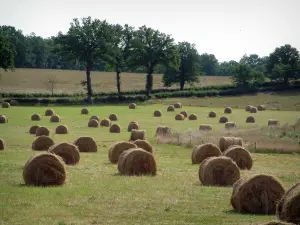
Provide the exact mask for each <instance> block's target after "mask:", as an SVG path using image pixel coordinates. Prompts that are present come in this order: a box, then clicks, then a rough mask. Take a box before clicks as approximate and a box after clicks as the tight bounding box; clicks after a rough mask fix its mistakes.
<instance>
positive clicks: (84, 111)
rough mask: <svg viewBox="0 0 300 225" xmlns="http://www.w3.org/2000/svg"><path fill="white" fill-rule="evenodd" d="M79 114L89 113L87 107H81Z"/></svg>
mask: <svg viewBox="0 0 300 225" xmlns="http://www.w3.org/2000/svg"><path fill="white" fill-rule="evenodd" d="M81 114H84V115H86V114H89V110H88V109H87V108H83V109H81Z"/></svg>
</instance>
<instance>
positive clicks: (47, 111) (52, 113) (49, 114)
mask: <svg viewBox="0 0 300 225" xmlns="http://www.w3.org/2000/svg"><path fill="white" fill-rule="evenodd" d="M53 115H54V111H53V110H52V109H47V110H46V111H45V116H53Z"/></svg>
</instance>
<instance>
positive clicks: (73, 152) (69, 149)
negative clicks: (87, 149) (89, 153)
mask: <svg viewBox="0 0 300 225" xmlns="http://www.w3.org/2000/svg"><path fill="white" fill-rule="evenodd" d="M48 151H49V152H50V153H52V154H55V155H58V156H60V157H61V158H62V159H63V160H64V162H65V163H66V164H69V165H75V164H77V163H78V162H79V159H80V154H79V149H78V147H77V146H76V145H74V144H70V143H67V142H63V143H59V144H56V145H53V146H52V147H50V148H49V150H48Z"/></svg>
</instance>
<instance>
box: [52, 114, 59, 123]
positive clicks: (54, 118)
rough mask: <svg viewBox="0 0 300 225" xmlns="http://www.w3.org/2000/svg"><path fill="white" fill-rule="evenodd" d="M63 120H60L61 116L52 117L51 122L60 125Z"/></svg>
mask: <svg viewBox="0 0 300 225" xmlns="http://www.w3.org/2000/svg"><path fill="white" fill-rule="evenodd" d="M60 121H61V120H60V117H59V115H53V116H51V118H50V122H51V123H59V122H60Z"/></svg>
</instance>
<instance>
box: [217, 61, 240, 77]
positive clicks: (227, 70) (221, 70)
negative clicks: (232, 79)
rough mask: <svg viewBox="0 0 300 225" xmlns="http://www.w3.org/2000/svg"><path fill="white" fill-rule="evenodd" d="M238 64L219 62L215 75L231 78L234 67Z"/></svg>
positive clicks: (234, 62)
mask: <svg viewBox="0 0 300 225" xmlns="http://www.w3.org/2000/svg"><path fill="white" fill-rule="evenodd" d="M238 64H239V63H238V62H236V61H234V60H230V61H229V62H226V61H225V62H221V63H220V64H218V66H217V69H216V75H218V76H231V75H232V74H233V70H234V67H235V66H237V65H238Z"/></svg>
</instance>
